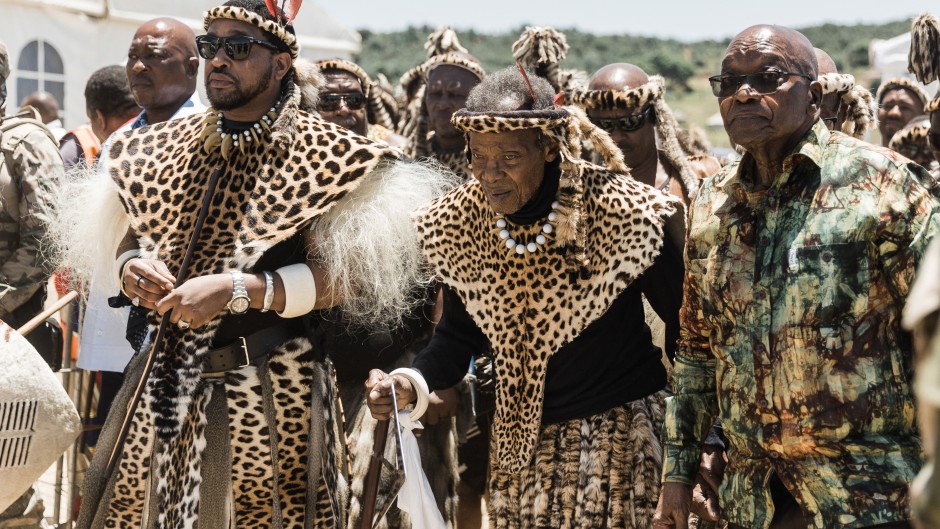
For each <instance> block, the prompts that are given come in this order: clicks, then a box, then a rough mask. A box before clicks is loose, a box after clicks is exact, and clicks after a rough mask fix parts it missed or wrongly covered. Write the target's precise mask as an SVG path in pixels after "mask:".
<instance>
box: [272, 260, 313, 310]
mask: <svg viewBox="0 0 940 529" xmlns="http://www.w3.org/2000/svg"><path fill="white" fill-rule="evenodd" d="M275 273H276V274H277V275H279V276H280V277H281V284H282V285H284V310H282V311H280V312H278V313H277V315H278V316H280V317H282V318H296V317H298V316H303V315H304V314H306V313H308V312H310V311H311V310H313V307H314V306H315V305H316V304H317V282H316V281H315V280H314V278H313V271H312V270H310V267H309V266H307V265H306V264H304V263H298V264H294V265H290V266H285V267H283V268H278V269H277V270H276V271H275Z"/></svg>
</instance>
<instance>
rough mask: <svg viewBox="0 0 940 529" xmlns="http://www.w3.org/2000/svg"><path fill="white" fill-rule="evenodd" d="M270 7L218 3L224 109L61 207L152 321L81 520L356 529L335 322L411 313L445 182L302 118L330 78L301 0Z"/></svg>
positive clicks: (75, 241)
mask: <svg viewBox="0 0 940 529" xmlns="http://www.w3.org/2000/svg"><path fill="white" fill-rule="evenodd" d="M273 4H274V3H273V2H265V1H264V0H230V1H228V2H226V3H225V4H223V5H221V6H217V7H214V8H212V9H210V10H208V12H207V13H206V14H205V19H204V24H205V26H204V27H205V30H206V34H205V35H202V36H200V37H197V38H196V39H195V43H196V46H197V50H198V53H199V55H200V56H202V57H203V58H204V59H205V60H206V63H205V81H206V93H207V96H208V99H209V101H210V102H211V104H212V108H210V109H209V110H207V111H206V112H202V113H198V114H194V115H192V116H189V117H187V118H183V119H178V120H174V121H169V122H164V123H158V124H155V125H151V126H148V127H143V128H140V129H136V130H133V131H130V132H128V133H127V134H122V135H119V136H117V137H115V138H113V139H112V147H111V149H110V152H109V154H110V158H109V159H108V160H107V162H106V166H105V171H104V173H103V174H102V176H101V178H100V179H99V180H96V181H94V182H92V184H94V185H85V186H83V187H81V190H82V191H81V192H72V191H78V190H71V191H65V192H63V194H64V197H65V198H63V200H74V203H69V204H66V206H67V207H63V208H62V210H63V211H73V212H75V211H80V212H83V213H84V214H80V215H76V216H75V217H73V218H74V220H75V222H74V228H73V229H72V230H71V231H66V233H65V234H63V235H62V236H61V239H62V240H63V241H62V244H61V247H62V248H64V249H65V251H66V253H65V255H63V256H62V257H61V259H60V260H61V261H62V263H63V265H66V266H69V268H70V269H72V270H75V274H76V277H86V276H87V275H89V274H90V270H89V269H98V270H108V271H109V273H108V274H106V275H107V276H108V278H109V279H110V280H111V282H112V283H113V284H114V286H113V288H114V290H115V291H117V290H118V289H120V291H121V292H122V293H123V294H124V295H125V296H126V297H127V298H129V299H130V300H131V302H132V303H133V304H134V305H135V306H137V307H139V308H141V309H146V323H147V332H146V337H147V339H146V340H145V341H144V343H143V344H142V345H141V346H140V347H139V349H138V351H137V354H136V355H135V357H134V358H133V359H132V360H131V363H130V364H129V365H128V368H127V370H126V381H125V384H124V386H123V387H122V389H121V391H120V392H119V394H118V396H117V398H116V400H115V406H114V409H115V410H121V412H122V413H112V414H111V416H110V417H109V418H108V421H107V423H106V425H105V427H104V429H103V430H102V435H101V439H100V440H99V443H98V450H97V452H96V457H95V458H94V460H93V461H92V464H91V466H90V468H89V470H88V474H87V478H86V480H85V485H84V492H85V498H84V501H83V506H82V509H81V512H80V515H79V520H78V524H77V526H78V527H81V528H83V529H85V528H92V529H100V528H103V527H128V528H130V527H194V526H196V525H198V526H199V527H200V528H203V529H206V528H220V529H221V528H227V527H247V526H249V525H251V526H257V527H333V526H343V525H344V524H345V523H344V522H345V520H346V508H347V505H348V503H347V501H348V500H347V499H348V487H347V484H348V477H347V476H346V474H345V470H346V468H347V461H346V451H345V439H344V434H343V428H342V416H341V411H340V407H339V406H338V405H336V402H337V401H336V394H337V389H336V385H335V382H334V372H333V367H332V364H331V363H330V361H329V360H328V359H327V357H326V356H325V355H324V352H323V350H322V348H321V347H319V344H320V343H321V342H322V340H323V338H324V337H323V335H322V331H321V330H320V326H321V325H320V324H322V323H323V321H324V318H325V317H326V316H325V314H324V313H323V312H322V311H323V310H325V309H331V310H334V311H342V313H343V317H344V318H345V321H347V322H348V323H349V325H350V326H351V327H354V328H363V329H367V330H369V331H375V333H378V332H379V331H381V330H386V329H394V328H395V326H396V325H397V324H398V323H400V322H401V321H402V319H403V317H404V316H405V315H406V314H407V313H409V312H410V311H411V310H412V307H413V303H416V302H417V301H413V300H414V296H413V291H414V288H415V285H416V284H427V282H429V281H430V278H429V277H427V275H426V274H427V272H426V271H425V270H424V268H423V267H421V266H420V263H421V259H420V256H419V255H418V251H419V250H418V247H417V246H418V245H417V235H416V233H415V229H414V226H413V223H412V220H411V218H410V216H409V212H410V211H411V209H412V208H414V207H415V205H416V204H421V203H424V202H427V201H430V200H431V199H432V198H433V196H434V195H435V194H436V193H437V192H439V191H440V190H442V188H443V187H444V185H445V183H444V182H443V181H442V180H443V178H442V177H441V175H439V174H438V173H436V172H434V171H433V170H431V169H428V168H425V167H422V166H419V165H417V164H407V163H404V162H401V161H399V160H398V158H399V155H398V153H397V152H396V151H394V150H393V149H391V148H389V147H387V146H385V145H381V144H378V143H375V142H372V141H370V140H368V139H367V138H364V137H361V136H358V135H356V134H355V133H353V132H351V131H349V130H346V129H343V128H341V127H338V126H336V125H334V124H333V123H330V122H327V121H324V120H322V119H321V118H319V117H318V116H316V115H314V114H311V113H309V112H308V111H307V110H305V109H308V108H313V107H314V106H315V100H316V96H317V90H316V80H317V79H318V77H319V76H318V74H317V72H316V70H315V69H314V68H313V65H312V63H305V64H301V63H300V62H298V61H297V59H298V56H299V53H300V47H299V43H298V41H297V37H296V35H295V33H294V28H293V26H292V23H291V22H292V20H293V16H294V15H295V14H296V8H297V6H298V4H299V2H292V3H290V4H289V5H288V6H287V8H286V9H287V11H289V12H290V13H289V14H285V13H283V12H281V11H280V10H279V9H277V8H276V7H271V8H270V9H269V7H268V6H269V5H273ZM392 191H393V193H392ZM391 194H394V196H391ZM68 197H72V198H71V199H69V198H68ZM96 204H97V205H100V207H99V206H95V205H96ZM60 207H61V204H60ZM200 218H202V219H203V220H204V222H203V225H202V226H201V227H199V228H197V227H196V226H198V225H199V223H200V221H199V220H198V219H200ZM100 226H109V227H110V226H113V228H111V231H109V232H108V234H110V235H111V236H106V235H105V234H102V233H101V228H98V229H97V232H96V230H95V229H92V227H100ZM124 228H126V230H125V229H124ZM92 239H93V240H92ZM102 247H105V248H108V249H107V250H106V251H102V250H101V248H102ZM94 259H97V260H96V261H95V262H94V263H89V260H94ZM178 277H179V278H178ZM158 329H160V330H158ZM314 344H317V345H318V347H316V348H315V347H314ZM151 355H152V356H151ZM148 358H152V369H149V370H148V369H146V368H145V365H146V362H147V359H148ZM135 396H139V397H140V398H139V399H137V398H135ZM133 403H136V404H133ZM125 410H127V411H125ZM125 422H126V424H127V425H129V429H126V430H125V429H124V428H122V425H123V424H125ZM121 431H125V432H126V433H127V435H126V437H119V432H121ZM308 481H309V482H308Z"/></svg>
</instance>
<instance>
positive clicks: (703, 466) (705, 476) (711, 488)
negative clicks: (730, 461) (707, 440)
mask: <svg viewBox="0 0 940 529" xmlns="http://www.w3.org/2000/svg"><path fill="white" fill-rule="evenodd" d="M725 464H726V463H725V452H724V450H722V449H721V448H720V447H717V446H710V445H706V446H705V447H704V448H703V449H702V461H701V463H700V464H699V467H698V476H696V478H695V488H694V489H693V490H692V512H693V513H695V514H697V515H698V516H699V517H700V518H702V519H703V520H707V521H709V522H717V521H718V518H719V517H721V505H720V504H719V501H718V489H719V488H720V487H721V480H722V478H724V475H725Z"/></svg>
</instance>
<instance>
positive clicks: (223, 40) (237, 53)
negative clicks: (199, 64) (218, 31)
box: [196, 35, 282, 61]
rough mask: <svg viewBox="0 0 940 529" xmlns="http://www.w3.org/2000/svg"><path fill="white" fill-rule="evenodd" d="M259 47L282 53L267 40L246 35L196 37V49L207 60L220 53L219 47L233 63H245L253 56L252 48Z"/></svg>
mask: <svg viewBox="0 0 940 529" xmlns="http://www.w3.org/2000/svg"><path fill="white" fill-rule="evenodd" d="M255 44H257V45H259V46H261V47H262V48H267V49H269V50H273V51H277V52H280V51H282V50H281V49H280V48H278V47H277V46H275V45H274V44H271V43H270V42H268V41H266V40H261V39H256V38H254V37H248V36H245V35H238V36H234V37H217V36H215V35H199V36H198V37H196V49H197V50H199V56H200V57H202V58H203V59H206V60H211V59H213V58H214V57H215V54H216V53H218V52H219V46H221V47H222V49H224V50H225V54H226V55H228V57H229V59H232V60H233V61H243V60H245V59H247V58H248V56H249V55H251V47H252V46H253V45H255Z"/></svg>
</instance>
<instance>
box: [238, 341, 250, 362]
mask: <svg viewBox="0 0 940 529" xmlns="http://www.w3.org/2000/svg"><path fill="white" fill-rule="evenodd" d="M238 339H239V340H241V342H242V345H241V349H242V354H243V355H245V359H244V363H243V364H241V365H239V366H238V367H237V368H236V369H241V368H243V367H248V366H250V365H251V357H250V356H248V342H246V341H245V337H244V336H239V337H238Z"/></svg>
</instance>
